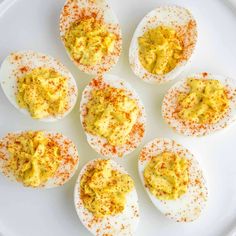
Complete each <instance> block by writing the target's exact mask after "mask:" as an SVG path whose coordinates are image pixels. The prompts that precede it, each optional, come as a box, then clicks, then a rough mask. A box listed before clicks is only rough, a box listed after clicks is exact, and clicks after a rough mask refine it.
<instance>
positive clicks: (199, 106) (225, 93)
mask: <svg viewBox="0 0 236 236" xmlns="http://www.w3.org/2000/svg"><path fill="white" fill-rule="evenodd" d="M162 116H163V118H164V120H165V121H166V122H167V123H168V124H169V125H170V127H171V128H173V129H174V130H175V131H177V132H178V133H181V134H184V135H188V136H203V135H207V134H210V133H212V132H214V131H217V130H221V129H223V128H225V127H227V126H228V125H230V124H231V123H232V122H233V121H235V119H236V82H235V81H234V80H233V79H230V78H227V77H224V76H219V75H212V74H209V73H206V72H204V73H200V74H196V75H192V76H188V77H187V78H185V79H183V80H181V81H179V82H177V83H176V84H175V85H174V86H173V87H172V88H170V90H169V91H168V92H167V94H166V95H165V97H164V99H163V103H162Z"/></svg>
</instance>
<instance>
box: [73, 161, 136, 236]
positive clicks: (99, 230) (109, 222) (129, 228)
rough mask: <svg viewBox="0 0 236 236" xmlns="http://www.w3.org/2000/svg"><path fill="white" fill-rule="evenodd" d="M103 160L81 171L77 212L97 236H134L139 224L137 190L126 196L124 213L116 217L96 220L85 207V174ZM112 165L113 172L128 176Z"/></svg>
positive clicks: (76, 204) (76, 196)
mask: <svg viewBox="0 0 236 236" xmlns="http://www.w3.org/2000/svg"><path fill="white" fill-rule="evenodd" d="M98 160H101V159H94V160H92V161H90V162H88V163H87V164H86V165H85V166H84V167H83V169H82V170H81V172H80V174H79V176H78V179H77V181H76V185H75V190H74V202H75V208H76V212H77V214H78V216H79V218H80V220H81V222H82V223H83V225H84V226H85V227H86V228H87V229H88V230H89V231H90V232H91V233H92V234H93V235H96V236H102V235H120V236H122V235H127V236H128V235H133V233H134V231H135V229H136V228H137V225H138V222H139V215H140V213H139V206H138V196H137V192H136V190H135V188H134V189H133V190H132V191H131V192H130V193H128V194H127V195H126V205H125V208H124V210H123V212H122V213H119V214H117V215H114V216H106V217H104V218H95V217H94V215H93V214H92V213H91V212H89V211H88V210H87V209H86V208H85V207H84V205H83V201H82V200H81V197H80V180H81V178H82V176H83V174H84V173H85V172H86V171H87V170H88V169H90V168H91V167H93V166H95V164H96V162H97V161H98ZM110 164H111V166H112V169H113V170H118V171H119V172H121V173H124V174H127V172H126V171H125V170H124V169H123V167H121V166H120V165H119V164H117V163H116V162H115V161H113V160H110Z"/></svg>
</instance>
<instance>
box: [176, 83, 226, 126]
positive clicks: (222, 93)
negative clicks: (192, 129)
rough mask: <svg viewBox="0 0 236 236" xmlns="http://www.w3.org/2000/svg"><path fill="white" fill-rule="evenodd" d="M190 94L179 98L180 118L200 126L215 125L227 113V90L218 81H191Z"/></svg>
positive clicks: (178, 111)
mask: <svg viewBox="0 0 236 236" xmlns="http://www.w3.org/2000/svg"><path fill="white" fill-rule="evenodd" d="M187 83H188V86H189V88H190V91H189V92H188V93H180V94H179V96H178V108H177V114H178V116H179V118H181V119H183V120H186V121H191V122H195V123H199V124H215V123H217V122H218V121H219V120H220V119H221V118H222V117H223V116H224V114H225V113H226V112H227V110H228V108H229V99H228V97H227V90H226V89H225V87H224V86H223V85H222V84H221V83H220V81H218V80H202V79H189V80H188V82H187Z"/></svg>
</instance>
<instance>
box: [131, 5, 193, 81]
mask: <svg viewBox="0 0 236 236" xmlns="http://www.w3.org/2000/svg"><path fill="white" fill-rule="evenodd" d="M196 41H197V26H196V21H195V19H194V17H193V16H192V14H191V13H190V11H189V10H187V9H185V8H183V7H179V6H175V5H174V6H168V5H167V6H160V7H158V8H156V9H155V10H153V11H151V12H150V13H148V14H147V15H146V16H145V17H144V18H143V19H142V21H141V22H140V23H139V25H138V27H137V28H136V30H135V33H134V36H133V39H132V41H131V45H130V50H129V62H130V65H131V68H132V70H133V72H134V73H135V74H136V75H137V76H138V77H139V78H141V79H142V80H144V81H145V82H149V83H163V82H167V81H169V80H172V79H174V78H175V77H176V76H177V75H178V74H179V73H180V72H181V71H182V70H183V67H184V66H185V65H186V63H187V61H188V60H189V58H190V57H191V55H192V53H193V51H194V48H195V45H196Z"/></svg>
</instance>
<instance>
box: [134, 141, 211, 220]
mask: <svg viewBox="0 0 236 236" xmlns="http://www.w3.org/2000/svg"><path fill="white" fill-rule="evenodd" d="M164 151H169V152H173V153H177V154H179V155H180V157H185V158H187V159H189V160H190V162H191V165H190V168H189V181H190V182H189V185H188V190H187V192H186V193H185V194H184V195H182V196H181V197H180V198H178V199H176V200H159V199H158V198H156V197H155V196H154V195H153V194H152V193H151V192H150V190H149V188H148V187H147V186H146V184H145V180H144V175H143V174H144V170H145V168H146V166H147V165H148V163H149V162H150V160H151V159H152V157H154V156H157V155H159V154H161V153H162V152H164ZM138 169H139V175H140V178H141V181H142V183H143V186H144V188H145V190H146V192H147V193H148V195H149V197H150V199H151V201H152V203H153V204H154V205H155V207H156V208H157V209H159V210H160V211H161V212H162V213H163V214H164V215H165V216H167V217H168V218H170V219H173V220H175V221H177V222H190V221H193V220H196V219H197V218H198V217H199V216H200V214H201V212H202V210H203V209H204V208H205V206H206V202H207V197H208V190H207V186H206V181H205V179H204V177H203V173H202V170H201V167H200V166H199V163H198V161H197V160H196V158H195V157H194V156H193V154H191V152H190V151H189V150H187V149H186V148H184V147H183V146H182V145H180V144H178V143H176V142H175V141H173V140H170V139H164V138H160V139H158V138H156V139H154V140H152V141H151V142H149V143H148V144H147V145H145V147H144V148H143V149H142V151H141V153H140V156H139V161H138ZM196 182H198V184H196Z"/></svg>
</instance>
